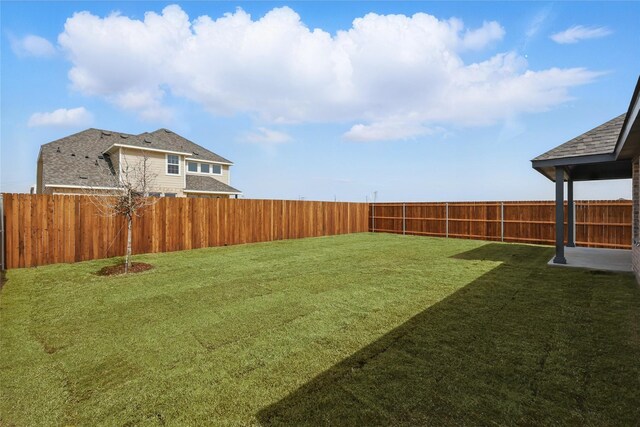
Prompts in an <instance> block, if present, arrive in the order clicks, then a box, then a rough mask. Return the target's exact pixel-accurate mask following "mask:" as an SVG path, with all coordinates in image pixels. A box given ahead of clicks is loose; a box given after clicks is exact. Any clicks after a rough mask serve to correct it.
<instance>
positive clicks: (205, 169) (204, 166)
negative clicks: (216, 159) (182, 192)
mask: <svg viewBox="0 0 640 427" xmlns="http://www.w3.org/2000/svg"><path fill="white" fill-rule="evenodd" d="M200 172H202V173H209V165H208V164H206V163H200Z"/></svg>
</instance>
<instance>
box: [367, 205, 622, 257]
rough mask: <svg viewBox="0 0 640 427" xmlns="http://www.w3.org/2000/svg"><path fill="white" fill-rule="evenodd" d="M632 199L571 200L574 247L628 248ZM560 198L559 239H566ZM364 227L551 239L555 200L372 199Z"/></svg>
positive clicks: (520, 240)
mask: <svg viewBox="0 0 640 427" xmlns="http://www.w3.org/2000/svg"><path fill="white" fill-rule="evenodd" d="M631 209H632V202H631V201H629V200H610V201H609V200H598V201H590V200H589V201H576V202H575V231H576V233H575V240H576V244H577V245H578V246H586V247H593V248H616V249H630V248H631V240H632V238H631V235H632V234H631V233H632V226H631V221H632V210H631ZM566 214H567V206H566V203H565V241H566V238H567V227H566V225H567V222H566ZM369 230H370V231H380V232H385V233H397V234H412V235H423V236H448V237H456V238H465V239H481V240H494V241H495V240H499V241H505V242H513V243H535V244H547V245H553V244H555V202H554V201H523V202H493V201H492V202H449V203H447V202H407V203H397V202H394V203H372V204H371V205H370V212H369Z"/></svg>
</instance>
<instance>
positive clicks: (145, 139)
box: [121, 129, 231, 163]
mask: <svg viewBox="0 0 640 427" xmlns="http://www.w3.org/2000/svg"><path fill="white" fill-rule="evenodd" d="M121 143H122V144H127V145H135V146H136V147H146V148H156V149H159V150H174V151H183V152H186V153H193V156H192V157H193V158H195V159H200V160H210V161H212V162H221V163H231V161H229V160H227V159H225V158H224V157H222V156H219V155H217V154H216V153H214V152H212V151H209V150H207V149H206V148H204V147H202V146H200V145H198V144H196V143H195V142H191V141H189V140H188V139H187V138H184V137H182V136H180V135H178V134H177V133H175V132H172V131H170V130H168V129H158V130H157V131H155V132H151V133H149V132H145V133H141V134H140V135H136V137H135V138H131V139H129V140H127V141H126V142H124V141H123V142H121Z"/></svg>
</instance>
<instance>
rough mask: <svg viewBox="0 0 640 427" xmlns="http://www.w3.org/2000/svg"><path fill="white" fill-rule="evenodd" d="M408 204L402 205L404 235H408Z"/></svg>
mask: <svg viewBox="0 0 640 427" xmlns="http://www.w3.org/2000/svg"><path fill="white" fill-rule="evenodd" d="M406 224H407V204H406V203H403V204H402V235H405V234H407V225H406Z"/></svg>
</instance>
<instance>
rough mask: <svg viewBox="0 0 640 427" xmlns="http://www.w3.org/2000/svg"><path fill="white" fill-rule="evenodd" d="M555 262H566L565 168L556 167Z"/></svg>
mask: <svg viewBox="0 0 640 427" xmlns="http://www.w3.org/2000/svg"><path fill="white" fill-rule="evenodd" d="M553 263H554V264H566V263H567V260H566V258H565V257H564V169H563V168H561V167H556V256H555V257H554V258H553Z"/></svg>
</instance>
